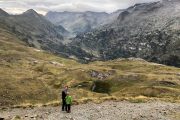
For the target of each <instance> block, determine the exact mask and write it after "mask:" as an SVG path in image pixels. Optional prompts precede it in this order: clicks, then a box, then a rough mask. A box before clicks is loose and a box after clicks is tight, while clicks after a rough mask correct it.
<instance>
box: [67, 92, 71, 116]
mask: <svg viewBox="0 0 180 120" xmlns="http://www.w3.org/2000/svg"><path fill="white" fill-rule="evenodd" d="M71 104H72V97H71V96H70V95H69V92H67V94H66V105H67V113H70V112H71Z"/></svg>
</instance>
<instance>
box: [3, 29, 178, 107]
mask: <svg viewBox="0 0 180 120" xmlns="http://www.w3.org/2000/svg"><path fill="white" fill-rule="evenodd" d="M63 85H68V86H69V87H70V94H71V95H72V96H73V99H74V104H76V103H84V102H88V101H93V102H97V103H98V102H102V101H104V100H129V101H132V102H145V101H147V100H150V99H160V100H165V101H171V102H180V69H179V68H175V67H169V66H165V65H159V64H155V63H149V62H146V61H144V60H141V59H117V60H112V61H106V62H102V61H96V62H91V63H88V64H80V63H78V62H76V61H75V60H72V59H66V58H62V57H60V56H55V55H52V54H50V53H47V52H45V51H42V50H37V49H34V48H30V47H28V46H26V44H25V43H23V42H21V41H20V40H19V39H18V38H17V37H15V36H14V35H13V34H11V33H8V32H7V31H4V30H3V29H0V106H5V107H7V106H10V107H12V106H28V105H35V106H36V105H48V104H54V105H55V104H59V103H60V101H59V100H60V93H61V89H62V86H63Z"/></svg>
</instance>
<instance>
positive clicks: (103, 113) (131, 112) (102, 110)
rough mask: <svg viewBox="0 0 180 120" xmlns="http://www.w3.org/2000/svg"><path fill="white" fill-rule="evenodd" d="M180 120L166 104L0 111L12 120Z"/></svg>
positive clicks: (179, 112) (177, 107)
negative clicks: (17, 118) (65, 109)
mask: <svg viewBox="0 0 180 120" xmlns="http://www.w3.org/2000/svg"><path fill="white" fill-rule="evenodd" d="M15 116H19V117H20V118H21V119H22V120H180V118H179V116H180V104H179V103H166V102H159V101H158V102H157V101H156V102H149V103H129V102H126V101H123V102H104V103H101V104H94V103H87V104H83V105H76V106H73V107H72V113H65V112H62V111H60V107H37V108H33V109H32V108H27V109H21V108H18V109H11V110H4V111H3V110H1V111H0V117H4V118H5V120H6V119H7V120H11V119H12V118H14V117H15Z"/></svg>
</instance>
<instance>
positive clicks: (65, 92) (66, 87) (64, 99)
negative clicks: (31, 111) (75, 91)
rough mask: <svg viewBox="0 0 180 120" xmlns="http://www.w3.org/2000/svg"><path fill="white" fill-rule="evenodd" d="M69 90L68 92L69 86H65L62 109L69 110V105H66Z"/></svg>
mask: <svg viewBox="0 0 180 120" xmlns="http://www.w3.org/2000/svg"><path fill="white" fill-rule="evenodd" d="M67 92H68V86H65V87H64V89H63V90H62V111H67V106H66V95H67Z"/></svg>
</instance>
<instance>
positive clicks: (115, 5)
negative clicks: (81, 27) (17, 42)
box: [0, 0, 159, 14]
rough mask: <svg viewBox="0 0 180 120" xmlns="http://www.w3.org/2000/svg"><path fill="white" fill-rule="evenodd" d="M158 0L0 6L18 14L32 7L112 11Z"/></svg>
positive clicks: (13, 1) (17, 1)
mask: <svg viewBox="0 0 180 120" xmlns="http://www.w3.org/2000/svg"><path fill="white" fill-rule="evenodd" d="M153 1H159V0H0V8H2V9H4V10H5V11H7V12H8V13H12V14H19V13H22V12H24V11H26V10H27V9H34V10H36V11H37V12H39V13H41V14H45V13H46V12H47V11H60V12H62V11H79V12H82V11H97V12H109V13H110V12H113V11H115V10H118V9H124V8H127V7H129V6H131V5H134V4H135V3H143V2H153Z"/></svg>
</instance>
